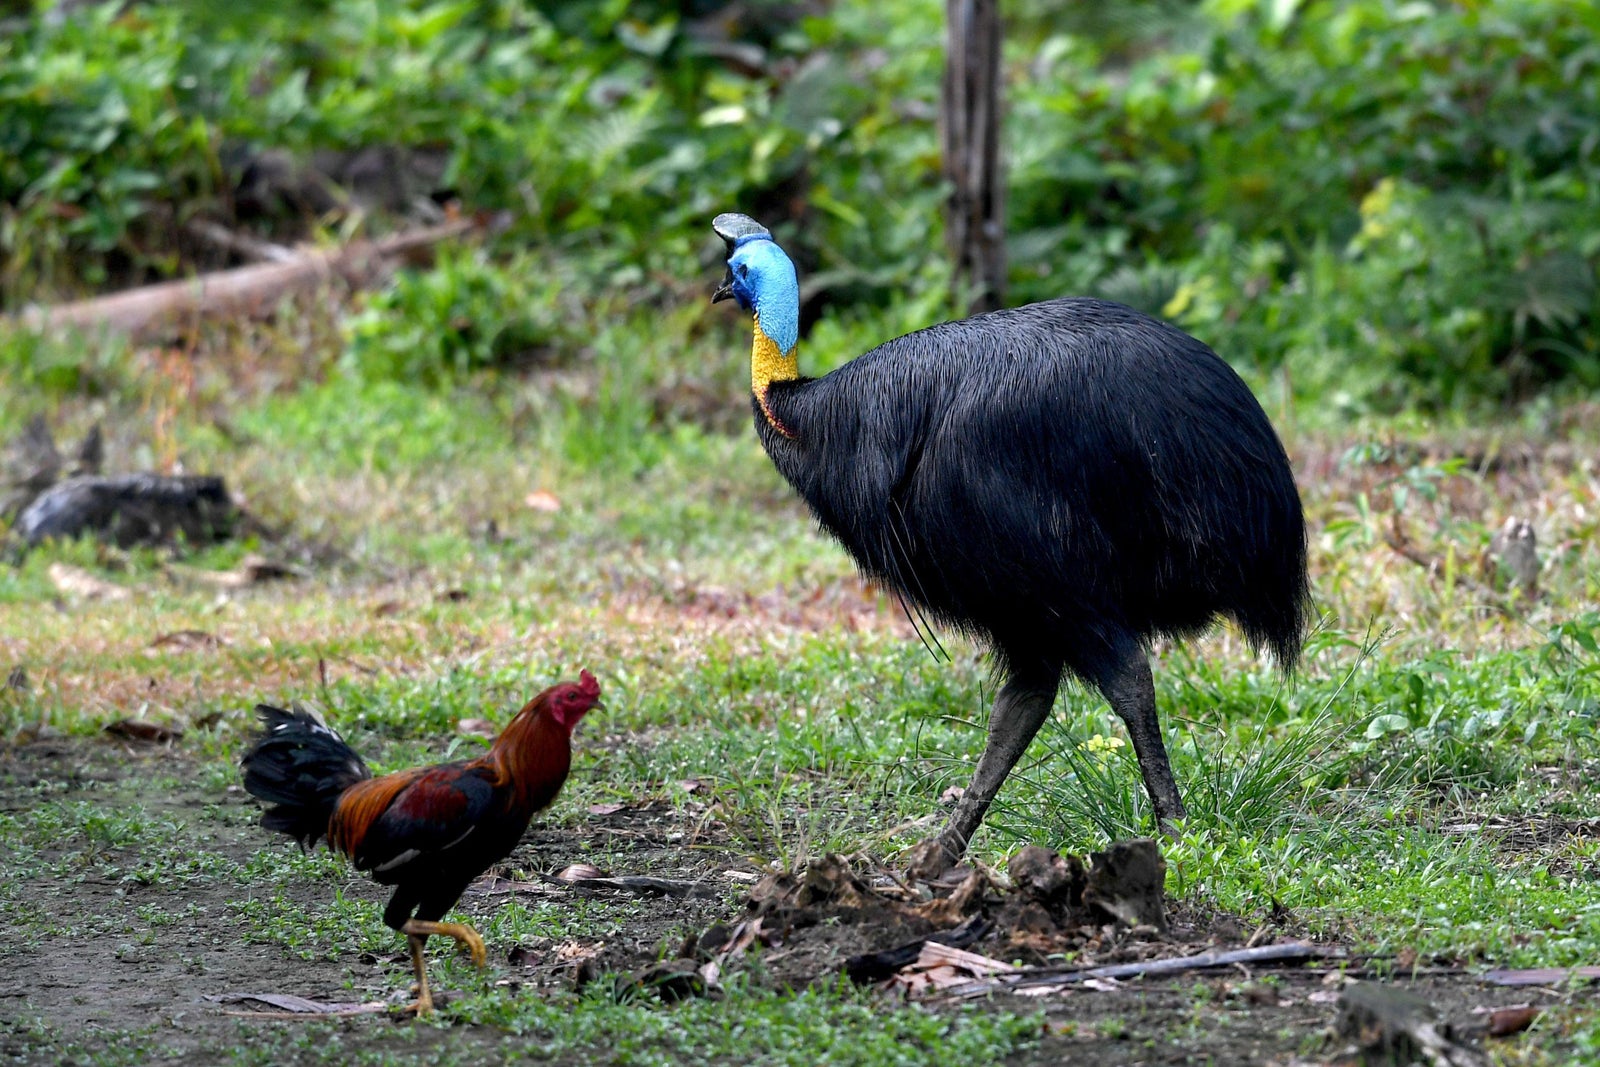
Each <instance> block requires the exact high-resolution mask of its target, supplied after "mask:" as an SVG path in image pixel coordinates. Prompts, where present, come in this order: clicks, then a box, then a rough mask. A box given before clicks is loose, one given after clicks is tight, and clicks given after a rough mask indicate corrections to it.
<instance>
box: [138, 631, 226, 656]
mask: <svg viewBox="0 0 1600 1067" xmlns="http://www.w3.org/2000/svg"><path fill="white" fill-rule="evenodd" d="M227 644H228V642H227V641H226V640H225V639H223V638H221V637H218V636H217V635H216V634H212V633H207V632H206V631H204V630H174V631H173V632H172V633H170V634H162V635H161V636H160V637H158V638H156V639H155V640H154V641H151V642H150V647H151V648H176V649H182V650H185V651H188V650H205V649H214V648H222V647H223V646H225V645H227Z"/></svg>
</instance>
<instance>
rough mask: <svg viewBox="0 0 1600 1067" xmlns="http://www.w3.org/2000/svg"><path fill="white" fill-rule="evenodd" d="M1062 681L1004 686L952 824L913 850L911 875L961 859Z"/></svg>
mask: <svg viewBox="0 0 1600 1067" xmlns="http://www.w3.org/2000/svg"><path fill="white" fill-rule="evenodd" d="M1059 684H1060V682H1059V674H1058V675H1057V676H1056V677H1055V678H1052V679H1051V680H1050V681H1049V682H1047V683H1041V682H1038V681H1022V680H1020V679H1013V680H1012V681H1010V682H1007V683H1006V685H1005V687H1004V688H1003V689H1001V690H1000V695H999V696H998V697H996V698H995V702H994V711H992V712H991V713H990V714H989V742H988V744H986V745H985V746H984V748H983V755H981V756H979V757H978V769H977V770H976V771H974V772H973V775H972V784H971V785H969V786H967V791H966V792H965V793H962V794H961V799H960V800H959V801H958V802H957V803H956V811H955V814H954V815H952V816H950V823H949V825H947V826H946V827H945V828H944V830H943V831H942V832H941V833H940V834H939V835H938V836H937V837H930V838H928V839H927V840H926V841H923V842H922V843H921V844H919V845H917V846H916V848H914V849H912V850H911V856H910V859H911V863H910V874H911V876H912V877H914V878H937V877H938V876H939V875H941V874H943V873H944V872H945V871H947V870H949V869H950V868H951V867H953V866H955V864H956V861H958V860H959V859H961V857H962V855H963V854H964V853H965V852H966V851H967V842H968V841H969V840H971V838H972V835H973V833H974V832H975V831H976V830H977V829H978V825H979V824H980V823H982V822H983V814H984V812H986V811H988V810H989V804H990V803H991V802H992V801H993V800H994V798H995V794H996V793H998V792H1000V786H1001V784H1002V783H1003V782H1004V781H1005V780H1006V775H1008V774H1010V773H1011V768H1012V767H1015V766H1016V765H1017V761H1018V760H1019V759H1021V758H1022V754H1023V753H1024V752H1026V751H1027V750H1028V745H1029V743H1030V742H1032V741H1033V735H1034V734H1036V733H1038V732H1039V727H1040V726H1042V725H1044V721H1045V719H1046V718H1048V717H1049V715H1050V708H1051V706H1052V705H1053V704H1055V700H1056V689H1057V688H1058V686H1059Z"/></svg>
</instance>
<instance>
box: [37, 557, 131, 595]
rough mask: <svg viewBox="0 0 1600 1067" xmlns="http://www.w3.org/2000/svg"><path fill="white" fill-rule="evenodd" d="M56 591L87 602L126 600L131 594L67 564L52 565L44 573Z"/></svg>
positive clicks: (118, 586) (80, 568)
mask: <svg viewBox="0 0 1600 1067" xmlns="http://www.w3.org/2000/svg"><path fill="white" fill-rule="evenodd" d="M46 573H48V574H49V576H50V581H51V582H52V583H54V585H55V587H56V589H58V590H59V591H61V592H63V593H65V594H67V595H68V596H81V597H84V598H86V599H88V600H126V599H127V598H128V597H129V596H131V595H132V594H131V593H130V592H129V591H128V590H127V589H125V588H123V587H122V586H120V585H116V584H114V583H112V582H108V581H106V580H104V579H103V578H96V577H95V576H94V575H92V574H90V573H89V572H88V571H86V570H84V569H83V568H82V567H74V566H72V565H71V564H67V563H52V564H50V569H49V570H48V571H47V572H46Z"/></svg>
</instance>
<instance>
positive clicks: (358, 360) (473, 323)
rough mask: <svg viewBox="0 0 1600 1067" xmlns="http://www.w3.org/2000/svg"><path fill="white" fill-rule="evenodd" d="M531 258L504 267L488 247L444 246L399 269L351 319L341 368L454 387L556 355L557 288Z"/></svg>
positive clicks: (362, 374) (559, 340)
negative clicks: (423, 263) (419, 263)
mask: <svg viewBox="0 0 1600 1067" xmlns="http://www.w3.org/2000/svg"><path fill="white" fill-rule="evenodd" d="M542 276H543V271H542V270H540V268H539V267H538V266H537V265H536V264H534V263H533V262H531V261H530V260H529V259H528V258H526V257H519V258H516V259H513V260H512V261H511V262H510V263H509V264H508V265H506V266H498V265H496V264H494V263H491V262H490V261H489V259H488V257H487V256H486V255H485V253H484V252H483V250H482V249H477V248H467V249H460V250H451V249H445V250H443V251H441V253H440V256H439V259H438V261H437V262H436V263H435V264H434V266H433V267H432V268H431V269H429V270H425V271H405V272H402V273H400V274H399V275H398V276H397V277H396V278H395V281H394V284H393V285H391V286H390V287H389V288H388V289H386V290H384V291H383V292H380V293H378V294H376V295H375V296H374V297H372V298H371V299H370V300H369V301H368V302H367V304H366V307H365V308H363V309H362V310H361V311H359V312H357V313H356V314H354V315H352V316H351V317H350V318H349V319H348V320H347V323H346V327H345V330H346V334H347V336H348V339H349V344H348V348H347V349H346V352H345V355H344V359H343V367H344V369H345V370H346V371H347V372H349V373H351V374H353V375H355V376H356V377H359V378H362V379H365V380H369V381H384V380H397V381H417V382H424V383H429V384H434V385H441V384H448V383H450V382H452V381H455V380H458V379H461V378H465V377H467V376H468V375H470V374H471V373H472V372H474V371H477V370H482V369H484V368H487V367H494V366H500V365H504V364H508V363H529V362H534V361H540V360H548V359H550V358H554V356H556V355H557V354H558V351H557V350H558V348H559V346H560V345H561V344H562V342H563V339H564V338H563V333H562V318H561V309H560V308H559V307H558V305H557V297H558V292H557V291H556V290H555V289H553V288H550V287H545V288H543V289H542V290H541V289H540V288H539V286H538V280H539V279H540V278H541V277H542Z"/></svg>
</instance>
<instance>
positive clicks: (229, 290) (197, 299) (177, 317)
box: [10, 219, 479, 343]
mask: <svg viewBox="0 0 1600 1067" xmlns="http://www.w3.org/2000/svg"><path fill="white" fill-rule="evenodd" d="M478 225H479V224H478V222H477V221H476V220H473V219H452V220H450V221H449V222H444V223H441V224H439V225H438V226H429V227H426V228H424V229H420V230H412V231H410V232H409V233H397V234H394V235H393V236H391V237H385V238H383V239H382V240H378V241H357V242H355V243H353V244H349V245H345V246H344V247H342V248H330V249H309V250H306V251H304V252H301V253H300V254H299V255H297V256H296V257H295V259H293V260H292V261H290V262H287V263H261V264H256V265H252V266H248V267H237V268H234V269H232V270H223V271H216V272H213V273H211V274H202V275H200V276H199V277H197V278H188V279H185V280H183V281H176V282H161V283H159V284H156V285H146V286H141V287H139V288H137V289H129V290H126V291H125V292H120V293H111V294H109V295H107V296H97V297H94V298H92V299H89V300H78V301H74V302H72V303H70V304H60V305H57V306H55V307H30V308H25V309H23V310H22V311H21V312H20V313H18V314H16V315H13V316H10V318H11V320H12V321H13V322H15V323H19V324H20V325H22V326H23V327H24V328H26V329H30V330H60V329H76V330H108V331H110V332H112V333H119V334H124V335H126V336H128V337H129V338H130V339H131V340H133V341H134V342H136V343H138V342H149V341H156V340H161V339H163V338H165V337H167V336H169V335H170V334H172V333H173V332H181V331H183V330H186V329H191V328H193V327H194V326H195V324H196V323H197V322H198V321H199V320H201V319H203V318H215V317H219V316H227V315H246V316H263V315H267V314H270V313H271V312H273V311H274V310H276V309H277V307H278V304H279V303H280V302H281V301H282V300H283V298H284V297H286V296H290V295H292V294H294V293H298V292H304V291H306V290H310V289H315V288H316V287H317V286H319V285H322V284H324V283H325V282H327V281H328V280H329V279H330V278H335V277H337V278H339V279H341V280H343V281H344V282H345V283H346V284H348V285H350V286H352V287H359V286H362V285H366V284H369V283H370V282H371V281H372V280H373V279H374V278H375V277H377V276H378V274H380V273H381V272H382V271H383V270H384V269H385V268H386V267H387V266H388V265H389V263H390V261H392V260H395V259H405V258H409V257H413V256H415V255H417V254H419V253H421V252H424V251H426V250H427V249H429V248H431V247H432V246H433V245H436V244H438V243H439V242H440V241H445V240H448V239H450V238H452V237H460V236H462V235H463V234H467V233H470V232H472V231H473V230H475V229H477V228H478Z"/></svg>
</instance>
